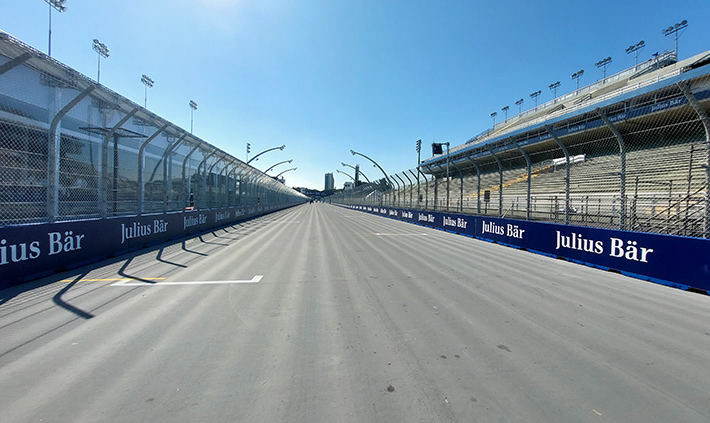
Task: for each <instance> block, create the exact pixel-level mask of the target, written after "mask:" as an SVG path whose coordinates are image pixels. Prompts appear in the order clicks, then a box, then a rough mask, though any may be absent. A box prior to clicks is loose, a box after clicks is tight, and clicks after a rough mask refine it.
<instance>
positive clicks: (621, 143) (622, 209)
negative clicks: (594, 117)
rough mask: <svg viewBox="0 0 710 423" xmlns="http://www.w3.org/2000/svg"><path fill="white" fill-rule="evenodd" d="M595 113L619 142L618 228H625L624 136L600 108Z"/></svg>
mask: <svg viewBox="0 0 710 423" xmlns="http://www.w3.org/2000/svg"><path fill="white" fill-rule="evenodd" d="M597 113H598V114H599V116H600V117H601V118H602V120H603V121H604V123H605V124H606V126H608V127H609V129H611V132H612V133H613V134H614V137H615V138H616V141H617V142H618V143H619V155H620V156H621V172H620V176H621V206H620V210H619V212H620V213H621V215H620V219H619V229H621V230H622V231H623V230H625V229H626V144H625V143H624V138H622V137H621V133H620V132H619V130H618V129H616V127H615V126H614V124H612V123H611V121H610V120H609V118H608V117H607V116H606V113H604V111H603V110H602V109H601V108H597Z"/></svg>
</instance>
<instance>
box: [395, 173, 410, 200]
mask: <svg viewBox="0 0 710 423" xmlns="http://www.w3.org/2000/svg"><path fill="white" fill-rule="evenodd" d="M392 175H393V176H396V177H397V179H399V180H400V182H402V188H401V189H400V188H399V184H397V189H398V190H401V191H404V194H406V191H407V184H405V183H404V179H402V178H401V177H400V176H399V175H398V174H396V173H393V174H392ZM404 198H405V200H406V198H407V196H406V195H405V196H404ZM405 202H406V201H405ZM401 203H402V193H400V194H399V202H398V203H397V205H398V206H400V207H401V206H402V204H401Z"/></svg>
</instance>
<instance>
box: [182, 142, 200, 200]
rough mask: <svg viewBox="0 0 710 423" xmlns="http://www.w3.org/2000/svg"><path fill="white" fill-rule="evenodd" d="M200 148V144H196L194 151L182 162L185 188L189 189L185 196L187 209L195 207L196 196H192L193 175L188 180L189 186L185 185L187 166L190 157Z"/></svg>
mask: <svg viewBox="0 0 710 423" xmlns="http://www.w3.org/2000/svg"><path fill="white" fill-rule="evenodd" d="M199 146H200V143H197V144H195V146H194V147H192V150H190V152H189V153H187V155H186V156H185V158H184V159H183V160H182V183H183V186H186V187H187V189H186V190H185V195H186V197H185V198H186V199H187V201H186V204H187V207H194V206H195V196H194V195H192V175H189V177H188V178H187V185H185V166H186V165H187V161H188V160H189V159H190V156H192V153H194V152H195V150H197V148H198V147H199Z"/></svg>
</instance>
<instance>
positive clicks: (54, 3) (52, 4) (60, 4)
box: [44, 0, 67, 57]
mask: <svg viewBox="0 0 710 423" xmlns="http://www.w3.org/2000/svg"><path fill="white" fill-rule="evenodd" d="M44 1H46V2H47V4H48V5H49V49H48V50H47V54H48V55H49V57H52V9H55V10H56V11H57V12H59V13H61V12H64V11H66V10H67V7H66V6H64V3H66V2H67V0H44Z"/></svg>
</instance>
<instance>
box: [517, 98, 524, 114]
mask: <svg viewBox="0 0 710 423" xmlns="http://www.w3.org/2000/svg"><path fill="white" fill-rule="evenodd" d="M524 101H525V100H523V99H522V98H521V99H520V100H518V101H516V102H515V105H516V106H518V114H521V113H523V102H524Z"/></svg>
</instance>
